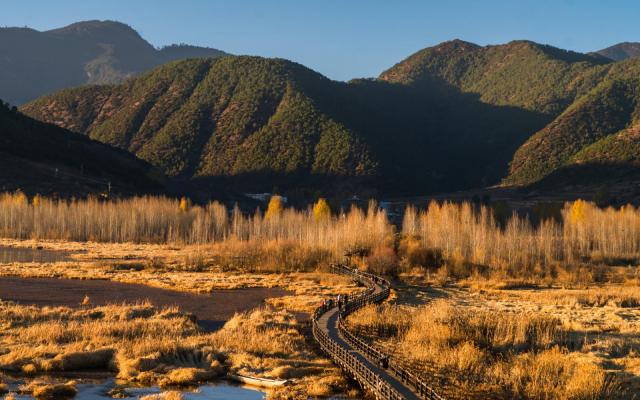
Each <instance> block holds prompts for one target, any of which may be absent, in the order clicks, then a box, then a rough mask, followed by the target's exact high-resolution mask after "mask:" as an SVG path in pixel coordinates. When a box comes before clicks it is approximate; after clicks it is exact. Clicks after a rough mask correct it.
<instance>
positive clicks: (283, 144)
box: [22, 57, 546, 193]
mask: <svg viewBox="0 0 640 400" xmlns="http://www.w3.org/2000/svg"><path fill="white" fill-rule="evenodd" d="M22 110H23V111H24V112H25V113H27V114H28V115H30V116H32V117H34V118H37V119H40V120H43V121H47V122H51V123H55V124H57V125H60V126H63V127H65V128H68V129H71V130H74V131H77V132H81V133H84V134H87V135H89V136H90V137H91V138H93V139H97V140H100V141H103V142H105V143H109V144H111V145H114V146H117V147H120V148H122V149H126V150H129V151H131V152H132V153H134V154H136V155H138V156H139V157H141V158H143V159H144V160H146V161H148V162H150V163H152V164H153V165H155V166H158V167H160V168H161V169H162V170H163V171H164V172H165V173H166V174H167V175H169V176H171V177H174V178H175V179H180V180H191V181H194V180H195V181H197V182H198V184H199V185H202V186H206V185H207V184H209V183H212V181H214V180H216V179H217V180H220V179H222V180H223V181H224V182H229V180H228V179H227V178H228V177H234V182H235V183H238V182H243V181H245V183H246V185H243V189H246V190H258V187H260V188H263V189H265V190H270V189H272V188H273V186H274V185H275V186H281V185H286V186H288V187H294V186H296V185H306V184H309V183H312V182H315V181H321V183H323V184H324V185H321V186H324V187H327V186H332V185H334V184H337V182H356V183H358V184H362V185H364V186H366V187H373V188H374V189H379V190H382V191H384V192H387V193H422V192H425V191H435V190H454V189H458V188H460V187H464V186H466V185H481V184H487V183H491V182H496V181H498V180H499V179H500V178H501V177H502V176H503V175H504V173H505V171H506V168H507V163H508V161H509V160H510V157H511V155H512V154H513V152H514V151H515V149H516V148H517V147H518V146H519V145H520V144H521V143H522V142H523V141H524V140H526V138H527V137H528V136H529V135H531V134H532V133H533V132H535V131H536V130H538V129H540V128H541V127H543V126H544V123H545V121H546V117H544V116H541V115H540V114H538V113H534V112H530V111H526V110H521V109H518V108H515V107H507V106H493V105H488V104H483V103H481V102H478V101H477V99H475V98H473V97H470V96H467V95H465V94H457V95H452V96H448V97H447V98H446V99H443V98H441V97H440V96H439V95H438V92H437V90H422V89H420V90H416V89H415V88H412V87H408V86H403V85H396V84H390V83H388V82H384V81H373V80H358V81H353V82H350V83H342V82H334V81H331V80H329V79H327V78H325V77H323V76H322V75H320V74H318V73H316V72H314V71H311V70H309V69H307V68H305V67H303V66H301V65H298V64H295V63H292V62H288V61H285V60H279V59H264V58H258V57H223V58H219V59H215V60H213V59H208V60H203V59H200V60H198V59H194V60H186V61H179V62H173V63H170V64H167V65H164V66H162V67H159V68H157V69H155V70H153V71H151V72H149V73H147V74H145V75H143V76H141V77H139V78H136V79H132V80H128V81H127V82H125V83H123V84H121V85H116V86H91V87H83V88H77V89H69V90H64V91H61V92H58V93H56V94H54V95H51V96H46V97H43V98H41V99H38V100H36V101H34V102H31V103H29V104H27V105H25V106H24V107H22ZM474 115H476V116H482V117H481V118H472V117H469V118H460V116H474ZM505 120H507V121H511V122H510V123H508V124H505V122H504V121H505ZM514 130H515V131H516V132H515V133H514ZM496 151H497V152H498V153H499V154H496ZM266 178H268V179H266ZM311 186H315V185H311Z"/></svg>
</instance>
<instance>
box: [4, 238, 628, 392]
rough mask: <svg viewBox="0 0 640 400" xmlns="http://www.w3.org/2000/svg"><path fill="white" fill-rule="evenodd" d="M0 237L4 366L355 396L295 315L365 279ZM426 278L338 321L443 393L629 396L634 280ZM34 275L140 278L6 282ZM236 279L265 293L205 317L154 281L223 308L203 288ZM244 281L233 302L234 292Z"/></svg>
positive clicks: (411, 279)
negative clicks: (237, 377)
mask: <svg viewBox="0 0 640 400" xmlns="http://www.w3.org/2000/svg"><path fill="white" fill-rule="evenodd" d="M0 249H2V251H0V254H2V256H1V257H0V261H2V262H1V263H0V284H1V283H2V282H4V284H5V286H6V287H9V286H7V285H11V282H14V285H15V287H14V288H13V300H18V301H20V303H19V304H16V303H13V302H7V301H4V300H7V298H9V299H10V297H11V296H10V292H9V291H7V292H4V291H3V292H0V293H6V294H5V295H4V296H0V345H1V346H0V347H1V348H3V349H4V350H3V351H2V352H0V368H1V369H3V370H5V371H9V372H11V373H14V374H21V375H26V376H40V375H43V374H44V375H47V374H51V373H66V372H70V371H83V370H89V369H96V368H98V369H101V370H105V371H111V373H112V374H116V375H117V376H118V377H119V378H121V379H125V380H128V381H131V382H136V383H141V384H150V385H160V386H162V387H166V388H172V387H176V386H180V385H188V384H193V383H194V382H198V381H204V380H210V379H214V378H215V377H217V376H221V375H223V374H225V373H232V374H244V375H250V376H260V377H269V378H285V379H290V380H291V382H293V385H292V386H287V387H286V388H280V389H278V388H276V389H272V390H271V391H270V392H269V394H268V396H269V397H268V398H269V399H289V398H292V399H293V398H307V396H308V395H317V396H328V395H335V394H344V393H349V394H351V395H355V396H359V394H357V393H358V392H357V391H356V389H355V388H354V387H353V386H352V385H350V384H349V383H348V381H347V380H346V379H345V378H344V376H343V374H342V373H341V371H340V370H339V369H338V368H337V367H336V366H335V365H334V364H333V363H331V361H330V360H328V359H326V358H325V357H324V356H322V355H321V353H320V352H319V351H318V350H317V347H316V346H315V344H314V343H313V342H312V340H311V339H310V337H309V335H308V331H307V329H308V326H307V324H306V322H305V321H306V320H307V319H308V316H309V313H311V312H312V311H313V310H314V309H315V308H316V307H317V306H318V305H319V304H321V302H322V301H323V300H324V299H326V298H328V297H330V296H335V295H337V294H339V293H354V292H356V291H358V290H362V289H361V288H358V287H357V286H356V285H355V284H354V283H353V282H352V281H351V280H349V279H348V278H345V277H341V276H337V275H333V274H329V273H324V272H289V273H264V272H251V271H247V270H242V269H241V268H236V269H234V270H224V269H220V268H218V267H214V265H215V260H214V258H215V254H216V253H215V252H214V251H212V249H211V248H209V247H208V246H204V245H201V246H196V245H192V246H174V245H146V244H109V243H80V242H62V241H40V240H38V241H35V240H12V239H0ZM12 257H15V260H12ZM212 257H213V258H212ZM428 277H429V275H428V274H425V273H424V272H421V273H416V274H403V275H400V277H399V278H398V280H396V282H394V285H396V286H397V290H395V291H394V294H393V295H392V298H391V300H389V301H387V302H386V303H384V304H383V305H380V306H369V307H367V308H365V309H364V310H362V311H359V312H357V313H355V314H354V315H352V316H351V317H349V320H348V323H349V324H351V326H352V327H353V328H354V329H356V330H357V331H358V332H360V333H361V334H363V335H364V336H365V337H367V338H368V340H370V341H371V342H373V343H375V344H376V345H378V346H379V347H381V348H384V349H386V350H387V351H389V352H390V353H392V354H393V356H394V357H397V358H399V359H401V360H402V361H404V362H405V363H406V364H407V365H410V366H412V367H413V368H415V369H417V370H419V371H420V372H421V374H422V375H424V376H426V377H429V379H430V380H431V383H432V385H433V386H434V387H435V388H436V389H437V391H438V392H439V393H442V394H444V395H445V397H446V398H450V399H463V398H477V399H480V398H512V397H514V396H516V397H524V398H540V396H542V397H544V396H545V393H547V394H550V396H551V398H561V399H564V398H566V399H569V398H601V397H605V398H620V399H631V398H633V393H637V392H638V391H640V356H639V354H640V290H639V289H638V287H637V286H634V285H632V284H631V283H629V282H627V284H626V285H625V284H622V283H621V284H606V285H600V286H598V285H595V284H591V285H589V286H585V285H582V286H580V285H574V286H571V287H559V286H553V285H551V286H535V285H532V286H518V285H511V286H509V285H504V284H503V283H504V282H502V283H501V282H477V281H473V280H467V281H459V282H458V283H452V282H448V283H447V282H444V281H441V280H435V279H429V278H428ZM34 278H41V279H42V278H45V279H46V280H43V281H41V282H55V283H60V284H63V283H65V284H66V283H68V282H79V281H78V280H90V281H91V282H94V281H95V282H99V281H105V280H107V281H110V282H103V283H104V287H105V288H109V287H110V286H109V285H112V284H122V285H125V286H126V285H129V284H132V285H145V286H144V287H145V288H147V291H146V292H145V291H141V292H140V296H139V297H138V298H137V299H135V301H133V300H134V299H133V298H129V299H125V301H122V300H121V299H119V298H118V297H117V296H115V293H116V291H115V289H114V296H113V298H114V301H113V302H109V301H108V297H109V293H108V290H107V291H106V292H105V288H102V290H101V291H98V292H95V293H96V294H95V295H92V293H91V291H90V289H87V293H86V297H85V296H83V295H81V294H80V293H81V290H80V291H75V292H74V291H72V292H70V293H76V295H74V296H75V297H74V298H73V299H71V298H66V299H65V301H66V303H64V304H63V303H60V302H58V303H56V299H57V298H58V297H60V296H55V293H54V296H51V297H50V298H51V304H46V303H44V302H42V301H33V300H34V299H35V298H41V297H43V296H39V294H38V293H33V294H34V296H33V298H32V299H31V300H32V301H31V302H30V301H29V298H30V296H28V293H19V292H20V290H19V288H20V285H25V284H28V283H29V282H31V283H32V282H33V281H32V279H34ZM433 278H436V276H435V275H434V276H433ZM54 279H55V280H57V281H54ZM69 280H73V281H69ZM16 282H22V283H16ZM24 282H27V283H24ZM52 287H54V288H55V287H57V286H55V285H54V286H52ZM33 288H34V287H33V286H31V289H33ZM247 288H262V289H258V290H265V292H264V293H262V294H261V295H260V296H258V297H257V298H253V297H251V296H249V297H246V300H247V304H244V305H243V307H244V308H242V310H240V311H241V312H238V313H236V314H233V313H231V312H227V314H225V317H224V319H225V320H226V322H225V323H224V325H223V326H222V327H221V328H220V329H219V330H216V331H214V332H207V331H206V330H203V329H202V327H199V326H198V324H197V322H198V321H197V320H198V319H202V318H197V319H194V318H192V317H190V316H189V315H188V313H191V314H195V315H196V316H198V311H197V310H195V311H194V310H190V309H189V308H188V307H184V305H183V307H172V306H170V304H169V303H167V302H166V301H165V302H160V301H159V300H158V299H160V297H161V296H159V295H155V294H154V293H155V292H154V290H158V291H160V293H164V292H171V293H184V294H188V295H191V296H202V297H203V298H207V296H210V298H207V300H210V301H211V305H212V308H215V307H216V304H219V305H220V307H221V309H223V308H224V307H228V306H229V304H222V303H220V302H227V301H229V299H231V298H232V297H233V296H235V294H230V296H232V297H224V296H219V297H216V293H221V292H227V293H234V289H242V290H246V289H247ZM49 289H50V288H49ZM43 290H44V289H43ZM211 293H212V294H211ZM146 294H148V295H149V296H148V300H147V299H144V300H143V299H142V298H143V297H147V296H146ZM245 295H246V294H245ZM5 296H6V297H5ZM65 296H66V297H69V296H70V295H69V294H68V293H67V294H66V295H65ZM225 296H226V295H225ZM242 296H243V295H242V294H241V295H240V297H237V298H235V300H234V301H236V302H242V301H243V300H242ZM3 297H4V298H3ZM45 297H47V296H45ZM63 297H64V296H63ZM250 297H251V298H250ZM198 298H200V297H198ZM262 298H264V301H261V300H262ZM41 300H42V299H41ZM129 300H131V301H129ZM154 300H155V302H154ZM217 302H218V303H217ZM31 303H36V304H37V306H32V305H28V304H31ZM175 304H177V305H178V306H180V303H179V302H176V303H175ZM185 312H186V313H185Z"/></svg>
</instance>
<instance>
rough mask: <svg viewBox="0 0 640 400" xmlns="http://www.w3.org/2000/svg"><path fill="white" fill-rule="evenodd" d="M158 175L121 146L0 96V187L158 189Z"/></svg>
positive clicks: (75, 191)
mask: <svg viewBox="0 0 640 400" xmlns="http://www.w3.org/2000/svg"><path fill="white" fill-rule="evenodd" d="M163 179H164V178H163V177H162V174H161V173H159V172H158V171H156V170H155V169H154V168H152V167H151V166H150V165H149V164H147V163H145V162H144V161H142V160H139V159H137V158H136V157H135V156H133V155H131V154H129V153H128V152H126V151H122V150H119V149H116V148H113V147H111V146H108V145H106V144H103V143H100V142H97V141H94V140H91V139H89V138H87V137H85V136H82V135H80V134H77V133H74V132H70V131H68V130H65V129H62V128H59V127H57V126H54V125H51V124H46V123H42V122H39V121H35V120H33V119H31V118H29V117H27V116H25V115H22V114H21V113H20V112H19V111H17V110H15V109H13V110H12V109H10V108H9V107H8V106H6V105H5V104H4V103H1V102H0V191H14V190H17V189H21V190H23V191H26V192H28V193H31V194H35V193H40V194H47V195H62V196H81V195H86V194H90V193H93V194H109V189H111V194H119V193H120V194H131V193H146V192H153V191H157V190H160V189H161V187H162V184H163Z"/></svg>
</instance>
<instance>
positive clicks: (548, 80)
mask: <svg viewBox="0 0 640 400" xmlns="http://www.w3.org/2000/svg"><path fill="white" fill-rule="evenodd" d="M638 77H640V60H638V59H635V60H627V61H623V62H611V60H610V59H606V58H604V57H603V56H601V55H597V54H589V55H585V54H580V53H574V52H569V51H565V50H560V49H556V48H553V47H550V46H544V45H539V44H536V43H532V42H528V41H516V42H511V43H508V44H506V45H500V46H485V47H481V46H477V45H474V44H471V43H467V42H462V41H458V40H456V41H452V42H446V43H443V44H441V45H438V46H435V47H432V48H427V49H424V50H421V51H419V52H418V53H416V54H414V55H412V56H410V57H409V58H407V59H406V60H404V61H402V62H400V63H399V64H397V65H395V66H394V67H392V68H391V69H389V70H388V71H385V72H383V73H382V75H381V76H380V78H381V79H383V80H386V81H389V82H396V83H400V84H403V85H408V86H412V87H415V88H420V87H421V86H423V85H427V86H433V85H434V83H435V84H439V85H440V86H442V87H443V89H442V90H443V92H444V93H445V94H446V93H447V92H451V91H454V92H456V91H462V92H464V93H468V94H471V95H475V96H477V97H478V98H479V99H480V101H482V102H485V103H490V104H495V105H509V106H514V107H518V108H519V109H525V110H530V111H532V112H537V113H540V114H541V115H544V116H545V117H547V118H548V120H547V122H548V124H546V126H544V127H540V128H542V129H540V131H539V132H537V133H536V134H535V135H533V136H531V137H530V138H529V139H528V140H527V141H526V142H525V143H524V144H523V145H522V147H520V148H519V149H518V150H517V151H516V152H515V154H514V157H513V160H512V161H511V164H510V170H509V175H508V176H507V178H506V179H505V181H504V182H505V183H506V184H516V185H528V184H533V183H535V182H538V181H540V180H542V179H544V178H546V177H548V176H551V175H553V181H554V182H555V183H556V184H560V185H561V184H571V183H572V181H573V180H576V179H577V180H581V181H583V183H595V181H592V182H589V181H588V179H587V177H588V176H590V175H591V176H593V175H594V174H596V175H599V176H600V177H601V178H602V179H600V182H602V181H603V180H604V181H606V179H607V177H608V176H609V177H610V176H611V174H610V170H611V169H612V167H613V168H614V169H615V168H620V169H621V170H622V169H623V168H622V167H623V164H629V163H633V162H634V161H635V157H636V155H640V154H638V153H636V150H637V148H638V146H637V145H636V144H635V140H637V138H636V137H635V135H634V134H633V132H635V129H636V128H634V126H636V124H637V118H638V111H637V93H638V92H637V85H636V83H635V82H636V79H637V78H638ZM471 118H473V119H474V120H477V118H478V116H471ZM505 123H506V124H511V123H512V121H509V120H505ZM532 126H533V125H532ZM629 132H631V133H629ZM513 133H514V134H518V133H521V132H518V131H516V130H514V131H513ZM614 166H615V167H614ZM627 166H628V167H630V168H631V169H634V168H635V167H634V166H633V165H631V166H629V165H627ZM630 168H624V171H626V172H625V174H628V172H629V169H630ZM602 169H606V171H608V172H607V173H599V172H598V171H599V170H602ZM569 171H571V173H569Z"/></svg>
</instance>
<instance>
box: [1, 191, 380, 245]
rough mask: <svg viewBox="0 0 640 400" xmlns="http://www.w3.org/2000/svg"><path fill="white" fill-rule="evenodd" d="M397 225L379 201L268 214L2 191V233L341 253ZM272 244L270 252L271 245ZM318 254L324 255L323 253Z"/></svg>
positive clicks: (160, 200) (157, 200) (150, 200)
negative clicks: (331, 210) (332, 211)
mask: <svg viewBox="0 0 640 400" xmlns="http://www.w3.org/2000/svg"><path fill="white" fill-rule="evenodd" d="M391 233H392V228H391V225H390V224H389V222H388V221H387V218H386V215H385V213H384V212H383V211H380V210H379V209H378V208H377V207H376V206H375V204H373V203H372V205H371V206H370V207H369V210H368V211H367V212H366V213H365V212H362V211H361V210H359V209H353V210H351V211H350V212H348V213H347V214H340V215H329V214H326V215H324V217H323V218H317V217H316V216H314V213H313V211H312V209H311V208H309V209H308V210H305V211H297V210H294V209H279V210H278V211H277V212H275V213H273V215H270V216H269V217H268V218H266V217H263V216H262V215H261V214H260V213H259V212H257V213H256V214H255V215H253V216H246V215H243V214H242V213H241V212H240V211H239V209H237V208H236V209H234V210H233V211H232V212H229V210H227V209H226V208H225V207H224V206H223V205H222V204H220V203H216V202H214V203H211V204H208V205H207V206H204V207H200V206H194V207H188V208H185V207H180V202H179V201H177V200H171V199H168V198H164V197H139V198H133V199H126V200H115V201H108V202H105V201H100V200H97V199H88V200H74V201H65V200H51V199H45V198H40V199H39V201H37V202H35V203H33V202H31V203H30V202H29V201H27V199H26V198H25V196H24V195H23V194H21V193H19V194H3V195H0V236H3V237H7V238H18V239H30V238H33V239H36V238H37V239H56V240H73V241H98V242H117V243H122V242H136V243H174V244H190V243H191V244H193V243H199V244H204V243H219V242H224V241H226V240H229V239H232V238H234V239H236V240H238V241H241V242H249V243H251V242H253V243H258V244H260V245H262V244H264V243H267V242H271V241H274V242H277V243H280V242H282V243H283V245H288V246H299V247H300V248H303V249H304V248H312V249H314V251H315V250H317V251H320V252H322V251H324V252H329V253H331V254H332V255H333V256H337V257H339V256H341V255H342V253H343V252H344V251H345V249H348V248H349V247H351V246H356V245H357V246H365V247H368V248H373V247H374V246H375V245H377V244H378V243H381V242H383V241H384V239H385V238H388V237H389V236H390V234H391ZM273 250H279V249H277V248H276V249H273V248H272V249H269V251H267V253H272V252H273ZM318 256H322V254H319V255H318Z"/></svg>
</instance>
